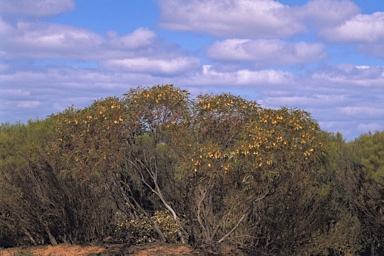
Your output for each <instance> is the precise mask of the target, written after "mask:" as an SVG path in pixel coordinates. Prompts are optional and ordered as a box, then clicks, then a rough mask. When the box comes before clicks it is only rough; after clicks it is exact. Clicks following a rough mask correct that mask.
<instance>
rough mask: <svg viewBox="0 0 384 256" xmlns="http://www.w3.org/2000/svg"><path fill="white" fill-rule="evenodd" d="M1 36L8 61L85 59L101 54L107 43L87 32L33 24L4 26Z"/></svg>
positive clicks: (62, 26) (69, 27) (72, 28)
mask: <svg viewBox="0 0 384 256" xmlns="http://www.w3.org/2000/svg"><path fill="white" fill-rule="evenodd" d="M3 23H4V22H3ZM1 28H2V29H1ZM0 36H1V38H2V39H3V43H2V50H3V51H4V57H6V58H15V57H28V58H58V57H61V58H65V59H67V58H77V57H78V58H83V57H84V56H86V55H90V54H92V53H93V52H94V51H95V50H97V48H98V47H99V45H100V44H101V43H102V41H103V39H102V38H101V37H100V36H99V35H97V34H95V33H93V32H90V31H87V30H84V29H79V28H75V27H71V26H65V25H58V24H43V23H29V22H18V23H17V24H16V26H15V27H11V26H10V25H9V24H3V25H2V26H1V27H0ZM93 54H95V53H93Z"/></svg>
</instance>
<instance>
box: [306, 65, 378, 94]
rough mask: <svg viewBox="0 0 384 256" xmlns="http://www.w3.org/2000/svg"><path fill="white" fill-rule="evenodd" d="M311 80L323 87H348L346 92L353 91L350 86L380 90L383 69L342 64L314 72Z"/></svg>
mask: <svg viewBox="0 0 384 256" xmlns="http://www.w3.org/2000/svg"><path fill="white" fill-rule="evenodd" d="M311 79H313V80H314V81H321V82H322V83H323V86H326V85H327V84H339V85H344V86H345V85H348V87H346V88H345V89H348V90H351V89H353V88H351V86H358V87H365V88H370V89H371V90H373V89H374V88H375V87H376V88H377V89H379V90H380V89H381V88H382V86H383V84H384V67H383V66H355V65H350V64H343V65H337V66H331V67H330V68H328V69H324V70H316V71H315V72H313V74H312V75H311ZM355 89H356V88H355Z"/></svg>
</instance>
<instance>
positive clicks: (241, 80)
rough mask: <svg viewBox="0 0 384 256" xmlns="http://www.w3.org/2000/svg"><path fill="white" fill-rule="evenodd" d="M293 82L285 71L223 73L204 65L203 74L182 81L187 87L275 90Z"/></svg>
mask: <svg viewBox="0 0 384 256" xmlns="http://www.w3.org/2000/svg"><path fill="white" fill-rule="evenodd" d="M292 81H293V75H292V74H291V73H289V72H285V71H280V70H273V69H263V70H247V69H241V70H236V71H222V70H219V69H216V68H215V67H214V66H212V65H203V67H202V70H201V72H196V73H194V74H191V75H190V76H188V77H187V78H185V79H180V82H181V83H182V84H185V85H186V86H191V85H194V86H196V85H201V86H207V85H220V86H224V87H228V86H233V87H234V88H236V87H238V86H240V85H241V86H245V87H253V86H260V87H259V88H260V89H261V88H268V87H270V88H272V87H271V86H274V87H273V88H274V89H275V90H276V89H277V87H279V86H282V87H286V86H287V85H291V84H292Z"/></svg>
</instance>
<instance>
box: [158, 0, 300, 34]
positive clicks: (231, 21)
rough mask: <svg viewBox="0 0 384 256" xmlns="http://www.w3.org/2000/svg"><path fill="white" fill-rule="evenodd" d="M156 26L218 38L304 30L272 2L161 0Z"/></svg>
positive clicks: (280, 5) (282, 7) (264, 0)
mask: <svg viewBox="0 0 384 256" xmlns="http://www.w3.org/2000/svg"><path fill="white" fill-rule="evenodd" d="M158 3H159V5H160V9H161V17H160V19H161V21H160V25H161V26H162V27H164V28H166V29H171V30H179V31H197V32H204V33H208V34H211V35H214V36H219V37H236V38H244V37H245V38H275V37H289V36H292V35H295V34H297V33H299V32H303V31H304V30H305V25H304V24H302V23H301V22H299V21H297V20H295V19H294V17H293V16H292V15H291V14H290V13H289V8H288V7H287V6H284V5H283V4H281V3H279V2H277V1H273V0H226V1H222V0H220V1H217V0H191V1H183V0H163V1H158Z"/></svg>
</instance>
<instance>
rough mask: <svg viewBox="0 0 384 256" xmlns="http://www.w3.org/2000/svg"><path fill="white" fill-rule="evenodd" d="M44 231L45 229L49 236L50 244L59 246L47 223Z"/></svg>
mask: <svg viewBox="0 0 384 256" xmlns="http://www.w3.org/2000/svg"><path fill="white" fill-rule="evenodd" d="M44 229H45V232H46V233H47V235H48V238H49V242H50V243H51V245H53V246H56V245H57V241H56V239H55V237H54V236H53V235H52V233H51V230H49V227H48V224H47V223H44Z"/></svg>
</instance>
